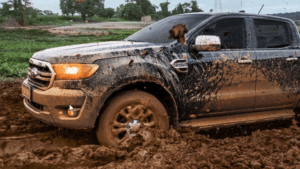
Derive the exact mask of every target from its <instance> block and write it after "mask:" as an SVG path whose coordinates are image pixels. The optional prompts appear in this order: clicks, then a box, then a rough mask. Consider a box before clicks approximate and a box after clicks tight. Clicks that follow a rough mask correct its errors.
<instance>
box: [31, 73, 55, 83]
mask: <svg viewBox="0 0 300 169" xmlns="http://www.w3.org/2000/svg"><path fill="white" fill-rule="evenodd" d="M27 74H28V76H31V74H30V73H29V72H27ZM34 78H35V79H39V80H43V81H48V82H50V81H51V78H46V77H41V76H39V75H38V76H35V77H34Z"/></svg>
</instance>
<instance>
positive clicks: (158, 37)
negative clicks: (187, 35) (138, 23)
mask: <svg viewBox="0 0 300 169" xmlns="http://www.w3.org/2000/svg"><path fill="white" fill-rule="evenodd" d="M210 16H211V15H206V14H190V15H175V16H171V17H168V18H165V19H162V20H160V21H158V22H155V23H153V24H151V25H149V26H147V27H146V28H144V29H142V30H140V31H138V32H136V33H135V34H133V35H131V36H129V37H128V38H126V39H125V40H128V41H139V42H152V43H168V42H173V41H174V39H169V36H170V35H169V30H170V29H172V27H173V26H175V25H178V24H180V23H183V24H186V27H187V29H188V30H191V29H192V28H194V27H195V26H197V25H198V24H199V23H201V22H202V21H204V20H205V19H207V18H209V17H210Z"/></svg>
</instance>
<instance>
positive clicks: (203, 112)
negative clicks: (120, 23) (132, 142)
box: [22, 13, 300, 146]
mask: <svg viewBox="0 0 300 169" xmlns="http://www.w3.org/2000/svg"><path fill="white" fill-rule="evenodd" d="M176 25H177V26H176ZM178 25H181V26H185V28H184V29H181V28H180V26H178ZM170 34H171V35H170ZM174 38H175V39H174ZM299 46H300V38H299V32H298V29H297V27H296V25H295V23H294V22H293V21H292V20H290V19H286V18H281V17H274V16H267V15H254V14H245V13H216V14H212V13H191V14H182V15H175V16H171V17H168V18H165V19H163V20H160V21H158V22H156V23H153V24H152V25H149V26H147V27H146V28H144V29H142V30H140V31H138V32H137V33H135V34H133V35H131V36H129V37H128V38H126V39H125V40H123V41H115V42H101V43H100V42H99V43H90V44H81V45H72V46H64V47H58V48H53V49H47V50H44V51H40V52H37V53H35V54H34V55H33V56H32V58H31V59H30V60H29V63H30V66H29V68H28V77H27V79H26V80H25V81H24V82H23V84H22V95H23V96H24V105H25V108H26V109H27V110H28V112H29V113H30V114H32V115H33V116H34V117H36V118H38V119H40V120H42V121H44V122H46V123H50V124H52V125H56V126H61V127H66V128H72V129H94V128H95V129H96V135H97V138H98V140H99V142H100V143H101V144H104V145H113V146H115V145H118V144H120V143H122V142H124V141H125V140H126V139H129V138H131V137H133V136H135V135H139V134H141V135H142V136H144V137H147V138H148V136H147V132H148V131H153V130H152V129H154V130H157V129H162V130H167V129H168V128H169V126H170V125H173V126H177V127H195V128H200V129H205V128H213V127H226V126H231V125H239V124H247V123H256V122H262V121H271V120H279V119H291V118H294V117H295V114H296V113H297V110H298V108H299V107H300V106H299V99H300V93H299V91H300V86H299V80H300V74H299V70H300V69H299V66H300V64H299V57H300V49H299ZM150 129H151V130H150ZM145 133H146V134H145Z"/></svg>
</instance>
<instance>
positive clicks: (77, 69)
mask: <svg viewBox="0 0 300 169" xmlns="http://www.w3.org/2000/svg"><path fill="white" fill-rule="evenodd" d="M52 67H53V69H54V71H55V73H56V79H58V80H74V79H85V78H89V77H91V76H92V75H93V74H94V73H95V72H96V71H97V70H98V68H99V66H98V65H95V64H54V65H52Z"/></svg>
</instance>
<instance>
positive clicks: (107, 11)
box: [104, 8, 115, 18]
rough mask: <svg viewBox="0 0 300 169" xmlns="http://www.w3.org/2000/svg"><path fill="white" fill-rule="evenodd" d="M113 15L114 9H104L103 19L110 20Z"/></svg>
mask: <svg viewBox="0 0 300 169" xmlns="http://www.w3.org/2000/svg"><path fill="white" fill-rule="evenodd" d="M114 15H115V9H113V8H105V9H104V17H105V18H112V17H113V16H114Z"/></svg>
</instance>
